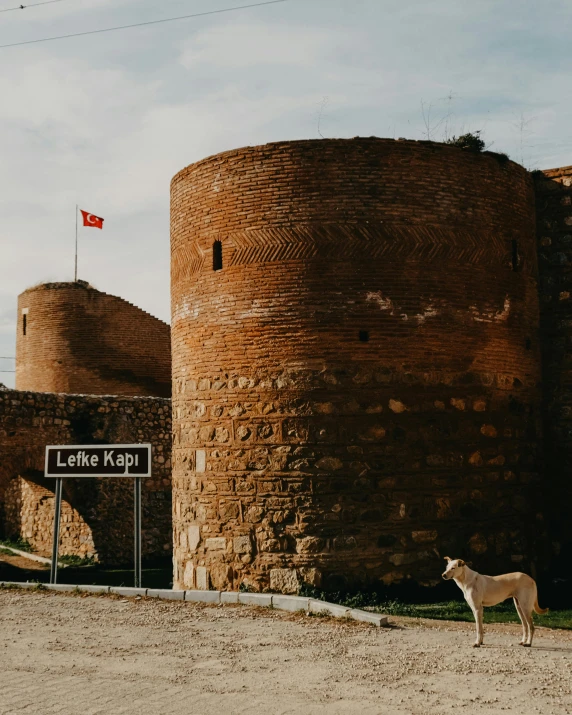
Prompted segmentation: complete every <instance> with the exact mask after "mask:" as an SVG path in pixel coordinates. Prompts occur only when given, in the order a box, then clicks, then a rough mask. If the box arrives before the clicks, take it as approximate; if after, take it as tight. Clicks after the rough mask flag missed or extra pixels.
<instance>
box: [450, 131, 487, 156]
mask: <svg viewBox="0 0 572 715" xmlns="http://www.w3.org/2000/svg"><path fill="white" fill-rule="evenodd" d="M443 143H444V144H451V145H452V146H458V147H459V148H460V149H468V150H469V151H484V150H485V142H484V141H483V140H482V139H481V132H480V130H479V131H476V132H467V133H466V134H461V136H460V137H455V136H452V137H451V138H450V139H445V141H444V142H443Z"/></svg>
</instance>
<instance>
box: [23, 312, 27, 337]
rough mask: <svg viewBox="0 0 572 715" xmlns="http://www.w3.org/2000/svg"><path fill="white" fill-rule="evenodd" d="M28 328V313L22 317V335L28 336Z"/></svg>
mask: <svg viewBox="0 0 572 715" xmlns="http://www.w3.org/2000/svg"><path fill="white" fill-rule="evenodd" d="M27 326H28V316H27V315H26V313H24V315H23V316H22V333H23V334H24V335H26V328H27Z"/></svg>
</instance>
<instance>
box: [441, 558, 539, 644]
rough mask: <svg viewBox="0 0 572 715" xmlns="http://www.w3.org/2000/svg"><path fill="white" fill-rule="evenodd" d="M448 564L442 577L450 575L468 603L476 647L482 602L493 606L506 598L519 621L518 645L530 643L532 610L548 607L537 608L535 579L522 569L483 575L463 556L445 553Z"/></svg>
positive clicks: (481, 630)
mask: <svg viewBox="0 0 572 715" xmlns="http://www.w3.org/2000/svg"><path fill="white" fill-rule="evenodd" d="M445 561H447V568H446V569H445V572H444V573H443V574H442V575H443V578H444V579H445V580H449V579H451V578H452V579H453V580H454V581H455V583H456V584H457V586H458V587H459V588H460V589H461V591H462V592H463V595H464V596H465V600H466V601H467V603H468V604H469V606H470V607H471V611H472V612H473V614H474V616H475V623H476V626H477V640H476V641H475V645H474V647H475V648H478V647H479V646H481V645H482V643H483V606H496V604H497V603H500V602H501V601H505V600H506V599H507V598H511V597H512V598H513V599H514V605H515V606H516V610H517V612H518V616H519V618H520V620H521V623H522V640H521V642H520V645H523V646H527V647H530V646H531V645H532V635H533V633H534V625H533V623H532V611H533V610H534V611H536V613H547V612H548V608H540V606H539V605H538V595H537V590H536V582H535V581H534V579H532V578H530V576H527V575H526V574H525V573H505V574H502V576H483V575H482V574H480V573H477V572H476V571H473V570H472V569H470V568H469V567H468V566H467V564H466V563H465V562H464V561H463V560H462V559H454V560H453V559H450V558H449V557H448V556H445Z"/></svg>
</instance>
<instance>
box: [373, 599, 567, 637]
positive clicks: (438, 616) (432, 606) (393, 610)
mask: <svg viewBox="0 0 572 715" xmlns="http://www.w3.org/2000/svg"><path fill="white" fill-rule="evenodd" d="M368 610H371V611H375V612H377V613H384V614H386V615H388V616H408V617H410V618H433V619H435V620H440V621H467V622H470V623H473V622H474V620H475V619H474V617H473V613H472V611H471V609H470V608H469V606H468V605H467V604H466V602H465V601H444V602H442V603H420V604H410V603H402V602H400V601H386V602H385V603H380V604H378V605H376V606H373V607H372V606H370V607H369V609H368ZM483 620H484V622H485V623H520V619H519V617H518V614H517V612H516V609H515V607H514V604H513V603H512V600H511V601H505V602H503V603H499V604H498V606H491V607H490V608H485V609H484V615H483ZM534 622H535V624H536V625H538V626H544V627H545V628H564V629H566V630H572V610H570V611H568V610H566V611H549V612H548V613H546V614H545V615H543V616H539V615H537V614H534Z"/></svg>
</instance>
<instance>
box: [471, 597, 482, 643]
mask: <svg viewBox="0 0 572 715" xmlns="http://www.w3.org/2000/svg"><path fill="white" fill-rule="evenodd" d="M467 603H468V604H469V606H470V607H471V611H472V612H473V616H474V617H475V627H476V629H477V639H476V641H475V642H474V644H473V648H479V647H480V646H481V645H482V644H483V606H482V604H478V605H477V604H476V603H475V602H474V601H469V600H468V599H467Z"/></svg>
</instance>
